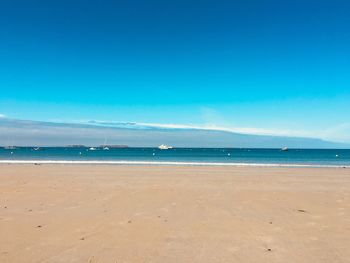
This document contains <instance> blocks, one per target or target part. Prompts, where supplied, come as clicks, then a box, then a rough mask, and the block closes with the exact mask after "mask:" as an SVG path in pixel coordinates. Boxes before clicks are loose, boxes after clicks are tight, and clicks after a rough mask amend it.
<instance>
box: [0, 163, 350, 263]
mask: <svg viewBox="0 0 350 263" xmlns="http://www.w3.org/2000/svg"><path fill="white" fill-rule="evenodd" d="M349 247H350V169H341V168H338V169H334V168H266V167H265V168H263V167H206V166H203V167H190V166H187V167H184V166H176V167H175V166H122V165H120V166H118V165H29V164H26V165H19V164H9V165H6V164H2V165H0V262H27V263H28V262H113V263H115V262H118V263H121V262H349V258H350V249H349Z"/></svg>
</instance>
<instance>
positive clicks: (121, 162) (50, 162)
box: [0, 160, 350, 168]
mask: <svg viewBox="0 0 350 263" xmlns="http://www.w3.org/2000/svg"><path fill="white" fill-rule="evenodd" d="M35 163H37V164H114V165H165V166H172V165H174V166H236V167H244V166H247V167H301V168H302V167H313V168H350V165H328V164H288V163H220V162H161V161H93V160H91V161H76V160H74V161H73V160H0V164H35Z"/></svg>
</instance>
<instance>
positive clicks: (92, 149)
mask: <svg viewBox="0 0 350 263" xmlns="http://www.w3.org/2000/svg"><path fill="white" fill-rule="evenodd" d="M96 150H97V149H96V148H95V147H90V148H89V151H96Z"/></svg>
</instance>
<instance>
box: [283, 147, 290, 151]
mask: <svg viewBox="0 0 350 263" xmlns="http://www.w3.org/2000/svg"><path fill="white" fill-rule="evenodd" d="M288 150H289V149H288V147H283V148H282V149H281V151H283V152H287V151H288Z"/></svg>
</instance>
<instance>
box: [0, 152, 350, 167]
mask: <svg viewBox="0 0 350 263" xmlns="http://www.w3.org/2000/svg"><path fill="white" fill-rule="evenodd" d="M0 160H2V161H4V160H8V161H16V160H21V161H32V160H42V161H101V162H103V161H108V162H113V161H115V162H116V163H123V162H126V163H127V162H151V163H162V162H168V163H169V162H171V163H192V164H197V163H198V164H201V163H216V164H220V163H222V164H231V163H232V164H290V165H293V164H297V165H300V164H301V165H335V166H350V150H334V149H332V150H311V149H290V150H289V151H281V150H280V149H236V148H226V149H223V148H220V149H219V148H174V149H169V150H160V149H158V148H120V149H118V148H116V149H110V150H103V149H102V148H96V150H93V151H92V150H89V149H88V148H69V147H67V148H65V147H45V148H40V149H38V150H34V148H32V147H25V148H17V149H5V148H0Z"/></svg>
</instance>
